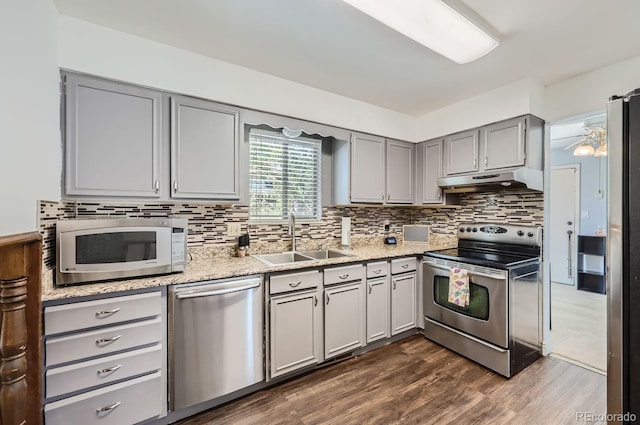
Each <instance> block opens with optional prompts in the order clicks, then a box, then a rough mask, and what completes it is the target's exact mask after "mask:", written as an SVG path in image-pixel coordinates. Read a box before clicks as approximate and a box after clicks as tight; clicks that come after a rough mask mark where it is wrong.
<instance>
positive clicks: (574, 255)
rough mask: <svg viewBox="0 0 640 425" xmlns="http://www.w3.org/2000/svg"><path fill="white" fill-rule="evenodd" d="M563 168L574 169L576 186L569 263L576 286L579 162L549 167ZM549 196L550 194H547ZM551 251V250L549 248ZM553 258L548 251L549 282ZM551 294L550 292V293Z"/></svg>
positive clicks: (579, 187)
mask: <svg viewBox="0 0 640 425" xmlns="http://www.w3.org/2000/svg"><path fill="white" fill-rule="evenodd" d="M564 169H573V170H574V179H575V181H574V184H575V188H576V193H575V199H574V205H575V207H576V208H575V209H574V210H573V222H574V229H575V231H574V240H573V241H574V243H573V250H572V253H571V258H573V262H572V264H571V273H572V275H573V286H574V287H577V285H578V235H579V234H580V214H581V211H580V189H581V174H580V173H581V170H580V163H575V164H564V165H555V166H553V167H551V171H553V170H564ZM551 171H550V172H549V183H551ZM552 190H553V188H552V187H551V185H549V192H551V191H552ZM549 196H551V194H549ZM549 213H551V200H549ZM551 230H552V229H551V219H549V231H551ZM549 251H551V250H549ZM553 260H554V259H553V258H552V257H551V252H549V282H551V264H552V263H553ZM550 295H551V294H550Z"/></svg>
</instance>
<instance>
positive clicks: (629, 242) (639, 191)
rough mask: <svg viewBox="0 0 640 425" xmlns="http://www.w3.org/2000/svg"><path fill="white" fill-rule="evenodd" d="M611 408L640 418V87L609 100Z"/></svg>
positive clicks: (620, 415)
mask: <svg viewBox="0 0 640 425" xmlns="http://www.w3.org/2000/svg"><path fill="white" fill-rule="evenodd" d="M607 132H608V135H607V147H608V152H609V153H608V156H609V182H608V186H609V198H608V199H609V202H608V221H609V223H608V233H607V259H606V262H607V303H608V305H607V310H608V317H607V322H608V323H607V327H608V343H607V344H608V347H607V348H608V353H609V355H608V360H607V413H608V414H609V417H608V418H609V419H611V421H610V422H609V423H630V422H631V421H633V418H634V417H633V416H631V415H635V419H638V418H640V89H636V90H634V91H633V92H631V93H629V94H627V95H625V96H614V97H612V98H611V100H610V102H609V103H608V105H607Z"/></svg>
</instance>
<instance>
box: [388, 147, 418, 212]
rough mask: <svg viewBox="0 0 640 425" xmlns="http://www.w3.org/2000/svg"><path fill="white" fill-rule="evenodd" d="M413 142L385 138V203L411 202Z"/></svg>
mask: <svg viewBox="0 0 640 425" xmlns="http://www.w3.org/2000/svg"><path fill="white" fill-rule="evenodd" d="M414 149H415V144H413V143H408V142H400V141H397V140H387V161H386V170H387V172H386V175H387V203H388V204H411V203H413V180H414V171H413V164H414V160H413V152H414Z"/></svg>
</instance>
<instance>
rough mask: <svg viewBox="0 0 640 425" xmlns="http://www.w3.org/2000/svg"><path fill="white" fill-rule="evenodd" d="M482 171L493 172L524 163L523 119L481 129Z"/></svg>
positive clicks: (502, 122)
mask: <svg viewBox="0 0 640 425" xmlns="http://www.w3.org/2000/svg"><path fill="white" fill-rule="evenodd" d="M481 135H482V144H483V148H484V149H483V150H484V159H483V161H484V169H485V170H495V169H498V168H508V167H517V166H522V165H524V163H525V159H526V151H525V118H524V117H519V118H514V119H510V120H506V121H501V122H498V123H495V124H491V125H487V126H485V127H483V128H482V129H481Z"/></svg>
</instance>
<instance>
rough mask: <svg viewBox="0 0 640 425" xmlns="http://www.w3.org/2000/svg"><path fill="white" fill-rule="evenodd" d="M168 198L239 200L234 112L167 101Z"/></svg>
mask: <svg viewBox="0 0 640 425" xmlns="http://www.w3.org/2000/svg"><path fill="white" fill-rule="evenodd" d="M171 185H172V187H171V196H173V197H177V198H200V199H239V192H238V110H237V109H235V108H231V107H228V106H223V105H218V104H216V103H213V102H207V101H203V100H198V99H191V98H187V97H181V96H173V97H172V98H171Z"/></svg>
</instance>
